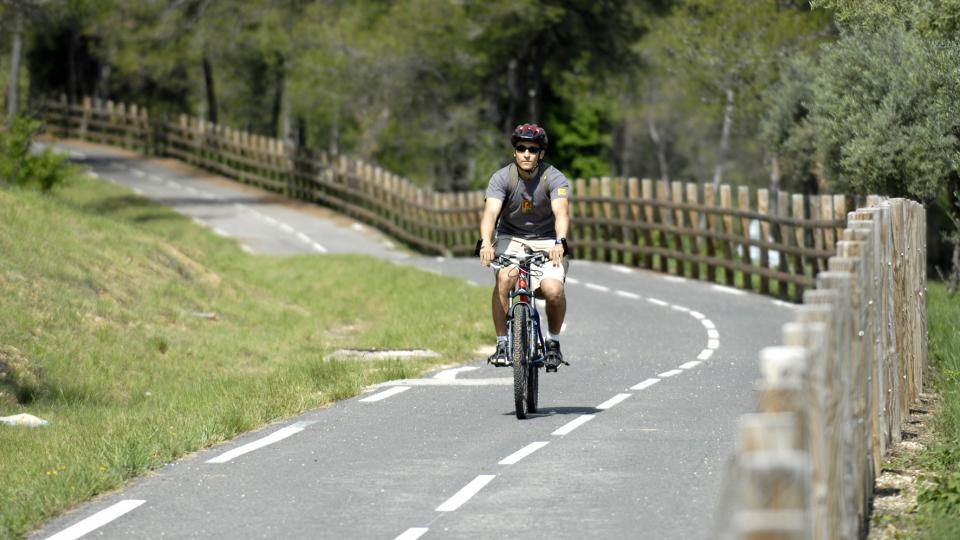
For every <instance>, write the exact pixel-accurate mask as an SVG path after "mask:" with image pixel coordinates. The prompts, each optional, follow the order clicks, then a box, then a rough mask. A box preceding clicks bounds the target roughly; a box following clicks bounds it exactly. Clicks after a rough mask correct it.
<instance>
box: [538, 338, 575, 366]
mask: <svg viewBox="0 0 960 540" xmlns="http://www.w3.org/2000/svg"><path fill="white" fill-rule="evenodd" d="M546 345H547V353H546V354H545V355H544V356H543V365H544V366H545V367H546V368H547V371H548V372H551V371H556V370H557V368H558V367H560V364H566V365H568V366H569V365H570V364H568V363H567V362H565V361H564V360H563V353H562V352H560V342H559V341H557V340H555V339H548V340H547V343H546Z"/></svg>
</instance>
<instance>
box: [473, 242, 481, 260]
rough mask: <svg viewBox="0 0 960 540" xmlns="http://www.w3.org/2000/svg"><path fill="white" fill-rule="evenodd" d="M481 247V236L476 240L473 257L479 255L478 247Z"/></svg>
mask: <svg viewBox="0 0 960 540" xmlns="http://www.w3.org/2000/svg"><path fill="white" fill-rule="evenodd" d="M481 247H483V239H482V238H481V239H480V240H477V247H475V248H474V249H473V256H474V257H479V256H480V248H481Z"/></svg>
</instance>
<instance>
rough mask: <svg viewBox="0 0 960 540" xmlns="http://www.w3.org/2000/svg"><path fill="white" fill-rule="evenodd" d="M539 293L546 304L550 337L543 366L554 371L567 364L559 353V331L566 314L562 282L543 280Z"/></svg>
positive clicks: (565, 299) (565, 298)
mask: <svg viewBox="0 0 960 540" xmlns="http://www.w3.org/2000/svg"><path fill="white" fill-rule="evenodd" d="M540 292H541V293H542V294H543V299H544V300H545V301H546V303H547V327H548V329H549V330H550V336H549V337H548V339H547V340H546V351H545V357H544V364H545V365H546V368H547V371H548V372H550V371H556V370H557V367H559V366H560V364H568V362H565V361H564V360H563V353H562V352H560V340H559V335H560V330H561V329H563V318H564V317H565V316H566V314H567V296H566V295H565V294H564V292H563V281H560V280H559V279H544V280H543V281H541V282H540Z"/></svg>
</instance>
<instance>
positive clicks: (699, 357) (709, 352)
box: [697, 349, 713, 360]
mask: <svg viewBox="0 0 960 540" xmlns="http://www.w3.org/2000/svg"><path fill="white" fill-rule="evenodd" d="M711 356H713V349H704V350H702V351H700V354H698V355H697V360H706V359H708V358H710V357H711Z"/></svg>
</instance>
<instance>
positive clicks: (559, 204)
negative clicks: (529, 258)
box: [550, 197, 570, 266]
mask: <svg viewBox="0 0 960 540" xmlns="http://www.w3.org/2000/svg"><path fill="white" fill-rule="evenodd" d="M550 208H552V209H553V220H554V226H553V230H554V232H556V233H557V240H560V239H561V238H566V237H567V233H568V232H569V231H570V200H569V199H567V198H566V197H563V198H560V197H558V198H556V199H552V200H551V201H550ZM550 260H551V261H553V265H554V266H560V264H561V263H562V262H563V245H561V244H557V245H555V246H553V249H551V250H550Z"/></svg>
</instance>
